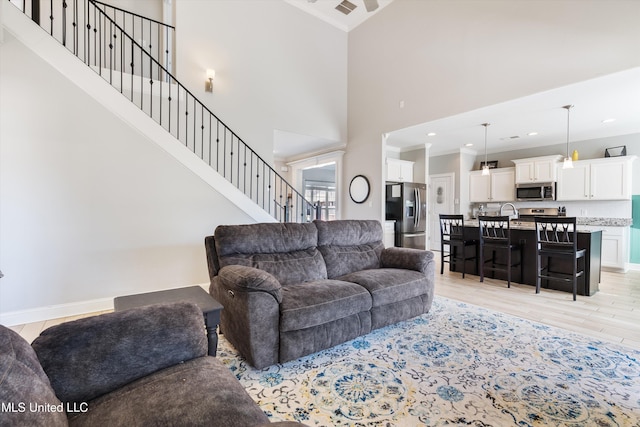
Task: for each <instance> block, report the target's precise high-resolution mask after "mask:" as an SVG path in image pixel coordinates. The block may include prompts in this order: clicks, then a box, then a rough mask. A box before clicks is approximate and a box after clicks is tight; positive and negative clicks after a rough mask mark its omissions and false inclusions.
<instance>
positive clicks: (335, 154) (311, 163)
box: [287, 150, 344, 219]
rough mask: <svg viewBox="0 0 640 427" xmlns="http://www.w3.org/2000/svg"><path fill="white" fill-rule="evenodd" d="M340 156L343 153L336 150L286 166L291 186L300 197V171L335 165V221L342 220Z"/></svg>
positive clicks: (302, 183) (301, 182)
mask: <svg viewBox="0 0 640 427" xmlns="http://www.w3.org/2000/svg"><path fill="white" fill-rule="evenodd" d="M342 156H344V151H342V150H336V151H332V152H330V153H325V154H321V155H318V156H313V157H308V158H306V159H302V160H296V161H293V162H289V163H287V166H289V167H290V168H291V185H292V186H293V188H295V189H296V190H297V191H298V192H300V194H302V195H304V188H302V187H303V186H304V182H303V179H302V171H303V170H304V169H308V168H312V167H318V166H322V165H325V164H328V163H335V164H336V219H341V218H342V206H340V205H341V203H340V200H341V199H340V197H341V194H342Z"/></svg>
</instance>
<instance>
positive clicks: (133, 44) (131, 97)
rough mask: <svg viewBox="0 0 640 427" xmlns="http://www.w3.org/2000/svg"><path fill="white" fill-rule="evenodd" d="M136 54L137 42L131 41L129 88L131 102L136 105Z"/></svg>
mask: <svg viewBox="0 0 640 427" xmlns="http://www.w3.org/2000/svg"><path fill="white" fill-rule="evenodd" d="M134 52H135V42H134V41H133V39H131V64H130V65H131V87H130V88H129V95H130V96H129V100H130V101H131V102H133V103H134V104H135V100H134V99H133V75H134V74H135V73H134V71H135V69H134V65H133V64H134V63H135V57H134Z"/></svg>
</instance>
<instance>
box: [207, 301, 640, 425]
mask: <svg viewBox="0 0 640 427" xmlns="http://www.w3.org/2000/svg"><path fill="white" fill-rule="evenodd" d="M218 357H219V358H220V359H222V361H223V362H224V363H225V364H226V365H227V366H228V367H229V369H230V370H231V371H232V372H233V373H235V375H236V376H237V378H238V379H239V380H240V382H241V383H242V384H243V385H244V387H245V389H246V390H247V392H248V393H249V394H250V395H251V396H252V397H253V399H254V400H255V401H256V402H257V403H258V404H259V405H260V407H261V408H262V409H263V410H264V411H265V412H266V413H267V415H268V416H269V417H270V419H271V421H283V420H291V421H300V422H302V423H304V424H307V425H309V426H385V427H386V426H419V425H426V426H444V425H447V426H451V425H470V426H500V427H502V426H545V427H546V426H575V427H577V426H640V352H639V351H635V350H632V349H628V348H625V347H623V346H617V345H615V344H611V343H604V342H602V341H598V340H595V339H591V338H588V337H585V336H582V335H578V334H574V333H570V332H567V331H564V330H562V329H558V328H553V327H550V326H545V325H541V324H537V323H533V322H530V321H527V320H523V319H520V318H517V317H514V316H510V315H507V314H502V313H498V312H495V311H491V310H486V309H483V308H479V307H475V306H472V305H469V304H465V303H460V302H456V301H452V300H448V299H445V298H441V297H436V299H435V301H434V304H433V307H432V309H431V311H430V312H429V313H427V314H425V315H422V316H420V317H417V318H415V319H411V320H408V321H405V322H402V323H399V324H396V325H392V326H388V327H386V328H383V329H379V330H376V331H373V332H372V333H370V334H368V335H366V336H364V337H360V338H357V339H355V340H353V341H349V342H347V343H345V344H342V345H339V346H337V347H334V348H332V349H329V350H325V351H322V352H320V353H316V354H313V355H310V356H307V357H304V358H301V359H298V360H295V361H292V362H288V363H285V364H282V365H275V366H272V367H269V368H265V369H263V370H256V369H253V368H252V367H251V366H249V365H248V364H246V362H245V361H244V360H243V359H242V358H241V357H240V356H238V354H237V352H236V351H235V349H234V348H233V347H232V346H231V345H229V343H228V342H227V341H226V340H225V339H224V335H221V337H220V343H219V348H218Z"/></svg>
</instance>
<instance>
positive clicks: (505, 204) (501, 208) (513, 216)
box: [500, 202, 518, 218]
mask: <svg viewBox="0 0 640 427" xmlns="http://www.w3.org/2000/svg"><path fill="white" fill-rule="evenodd" d="M507 205H509V206H511V209H513V214H511V215H509V218H518V209H516V206H515V205H514V204H513V203H510V202H507V203H503V204H502V205H501V206H500V216H502V215H503V214H502V210H503V209H504V207H505V206H507Z"/></svg>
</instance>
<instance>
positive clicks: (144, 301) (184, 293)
mask: <svg viewBox="0 0 640 427" xmlns="http://www.w3.org/2000/svg"><path fill="white" fill-rule="evenodd" d="M172 302H192V303H195V304H196V305H197V306H198V307H200V310H202V315H203V316H204V324H205V326H206V328H207V338H208V339H209V355H210V356H215V355H216V350H217V348H218V333H217V331H216V329H217V327H218V324H219V323H220V312H221V311H222V308H223V307H222V304H220V303H219V302H218V301H216V300H215V299H213V297H212V296H211V295H209V293H208V292H207V291H205V290H204V289H202V288H201V287H200V286H189V287H187V288H177V289H169V290H166V291H157V292H148V293H144V294H136V295H127V296H122V297H116V298H114V300H113V308H114V310H115V311H122V310H127V309H129V308H135V307H141V306H144V305H151V304H166V303H172Z"/></svg>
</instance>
